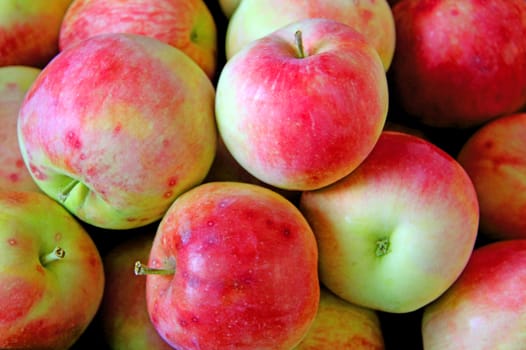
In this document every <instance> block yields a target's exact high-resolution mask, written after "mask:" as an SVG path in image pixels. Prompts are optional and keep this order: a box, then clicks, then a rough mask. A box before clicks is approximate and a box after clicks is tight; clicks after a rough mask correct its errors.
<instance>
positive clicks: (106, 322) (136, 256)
mask: <svg viewBox="0 0 526 350" xmlns="http://www.w3.org/2000/svg"><path fill="white" fill-rule="evenodd" d="M154 234H155V232H153V233H152V232H145V233H141V234H138V235H135V236H132V237H130V238H128V239H127V240H124V241H122V243H119V244H118V245H117V246H115V247H113V248H112V249H111V250H110V251H108V253H107V254H106V255H105V256H104V257H103V259H104V260H103V262H104V273H105V279H106V285H105V288H104V296H103V299H102V304H101V308H100V311H99V319H100V322H101V325H102V330H103V335H104V338H105V340H106V343H107V344H108V346H109V347H110V348H111V349H127V350H145V349H148V350H170V349H172V347H171V346H170V345H168V344H167V343H166V342H165V341H164V340H163V339H162V338H161V337H160V336H159V334H158V333H157V331H156V330H155V328H154V327H153V325H152V323H151V322H150V317H149V315H148V310H147V306H146V278H145V277H143V276H135V275H134V273H133V265H134V263H135V261H137V260H141V261H148V257H149V255H150V249H151V246H152V242H153V237H154Z"/></svg>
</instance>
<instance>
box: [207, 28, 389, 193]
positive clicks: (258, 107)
mask: <svg viewBox="0 0 526 350" xmlns="http://www.w3.org/2000/svg"><path fill="white" fill-rule="evenodd" d="M297 30H301V31H302V35H303V47H304V50H305V53H306V56H307V57H305V58H303V59H301V58H298V50H297V46H296V44H295V40H294V35H295V32H296V31H297ZM387 108H388V89H387V79H386V75H385V72H384V70H383V67H382V64H381V61H380V59H379V57H378V54H377V53H376V51H375V50H374V48H373V47H372V46H370V45H369V43H368V42H367V41H366V40H365V38H364V37H363V36H362V35H361V34H359V33H358V32H356V31H355V30H353V29H352V28H351V27H349V26H347V25H344V24H342V23H340V22H336V21H333V20H327V19H306V20H302V21H299V22H296V23H293V24H291V25H288V26H286V27H283V28H281V29H280V30H278V31H276V32H274V33H273V34H270V35H268V36H266V37H264V38H261V39H258V40H256V41H253V42H252V43H250V44H248V45H247V46H245V48H244V49H243V50H242V51H240V52H238V53H237V54H236V55H235V57H232V58H231V59H230V60H229V61H227V63H226V65H225V66H224V68H223V70H222V72H221V74H220V77H219V81H218V85H217V88H216V120H217V125H218V128H219V132H220V135H221V137H222V139H223V141H224V142H225V145H226V146H227V148H228V150H229V151H230V153H231V154H232V156H233V157H234V158H235V159H236V161H238V163H239V164H241V166H243V167H244V168H245V169H246V170H247V171H248V172H249V173H251V174H252V175H254V176H255V177H256V178H258V179H259V180H261V181H263V182H265V183H267V184H270V185H272V186H275V187H278V188H282V189H287V190H311V189H315V188H321V187H323V186H326V185H328V184H330V183H333V182H334V181H337V180H339V179H340V178H342V177H344V176H345V175H347V174H348V173H350V172H351V171H352V170H354V169H355V168H356V167H357V166H358V164H359V163H360V162H361V161H363V159H364V158H365V157H366V156H367V154H368V153H369V152H370V151H371V149H372V148H373V146H374V144H375V142H376V141H377V140H378V137H379V135H380V133H381V131H382V128H383V126H384V123H385V118H386V115H387Z"/></svg>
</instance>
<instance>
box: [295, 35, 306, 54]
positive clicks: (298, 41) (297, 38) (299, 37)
mask: <svg viewBox="0 0 526 350" xmlns="http://www.w3.org/2000/svg"><path fill="white" fill-rule="evenodd" d="M294 39H295V41H296V47H297V48H298V58H305V50H304V49H303V37H302V35H301V30H299V29H298V30H297V31H296V33H294Z"/></svg>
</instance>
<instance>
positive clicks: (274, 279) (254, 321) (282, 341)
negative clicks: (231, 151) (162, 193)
mask: <svg viewBox="0 0 526 350" xmlns="http://www.w3.org/2000/svg"><path fill="white" fill-rule="evenodd" d="M317 264H318V251H317V247H316V240H315V238H314V234H313V233H312V230H311V228H310V226H309V225H308V223H307V221H306V220H305V218H304V217H303V215H302V214H301V212H300V211H299V210H298V208H297V207H296V206H294V205H293V204H292V203H291V202H289V201H288V200H286V199H285V198H284V197H283V196H281V195H279V194H278V193H276V192H274V191H272V190H270V189H267V188H264V187H261V186H257V185H253V184H247V183H241V182H208V183H204V184H201V185H199V186H197V187H195V188H193V189H191V190H189V191H187V192H185V193H183V194H182V195H181V196H179V197H178V198H177V199H176V200H175V201H174V203H173V204H172V206H171V207H170V209H169V210H168V212H167V213H166V215H165V216H164V217H163V219H162V221H161V223H160V225H159V227H158V230H157V233H156V235H155V238H154V241H153V245H152V248H151V251H150V257H149V262H148V266H147V267H144V266H143V265H142V264H141V263H140V262H138V263H137V266H136V270H137V273H138V274H145V273H146V274H147V276H146V298H147V305H148V313H149V315H150V319H151V321H152V323H153V325H154V327H155V328H156V329H157V332H158V333H159V334H160V335H161V337H162V338H163V339H164V340H166V341H167V342H168V343H169V344H171V345H172V346H173V347H174V348H176V349H214V350H221V349H233V348H235V349H261V350H263V349H291V348H293V347H294V346H296V345H297V344H298V343H299V342H300V341H301V340H302V339H303V337H304V336H305V334H306V333H307V331H308V330H309V327H310V326H311V324H312V323H313V321H314V318H315V317H316V312H317V309H318V304H319V298H320V285H319V280H318V270H317V267H318V265H317Z"/></svg>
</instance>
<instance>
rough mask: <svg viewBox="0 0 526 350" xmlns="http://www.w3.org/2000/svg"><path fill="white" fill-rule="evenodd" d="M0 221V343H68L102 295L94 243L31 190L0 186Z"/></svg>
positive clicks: (56, 347)
mask: <svg viewBox="0 0 526 350" xmlns="http://www.w3.org/2000/svg"><path fill="white" fill-rule="evenodd" d="M0 227H1V228H0V251H1V252H2V253H1V254H0V310H1V312H0V348H1V349H53V350H66V349H69V348H70V347H71V346H72V345H73V344H74V343H75V342H76V341H77V340H78V338H79V337H80V336H81V335H82V334H83V333H84V331H85V330H86V329H87V327H88V325H89V324H90V323H91V321H92V320H93V319H94V317H95V315H96V312H97V310H98V308H99V305H100V302H101V299H102V294H103V289H104V271H103V264H102V260H101V257H100V255H99V251H98V249H97V246H96V245H95V243H94V241H93V240H92V238H91V237H90V235H89V233H88V232H87V231H86V230H85V229H84V228H83V226H81V225H80V223H79V222H78V221H77V220H76V219H75V218H74V217H73V216H72V215H71V214H70V213H69V212H67V211H66V210H65V209H64V208H63V207H62V206H60V205H59V204H58V203H56V202H55V201H53V200H52V199H50V198H49V197H48V196H46V195H44V194H42V193H38V192H18V191H6V190H2V191H0Z"/></svg>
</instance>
